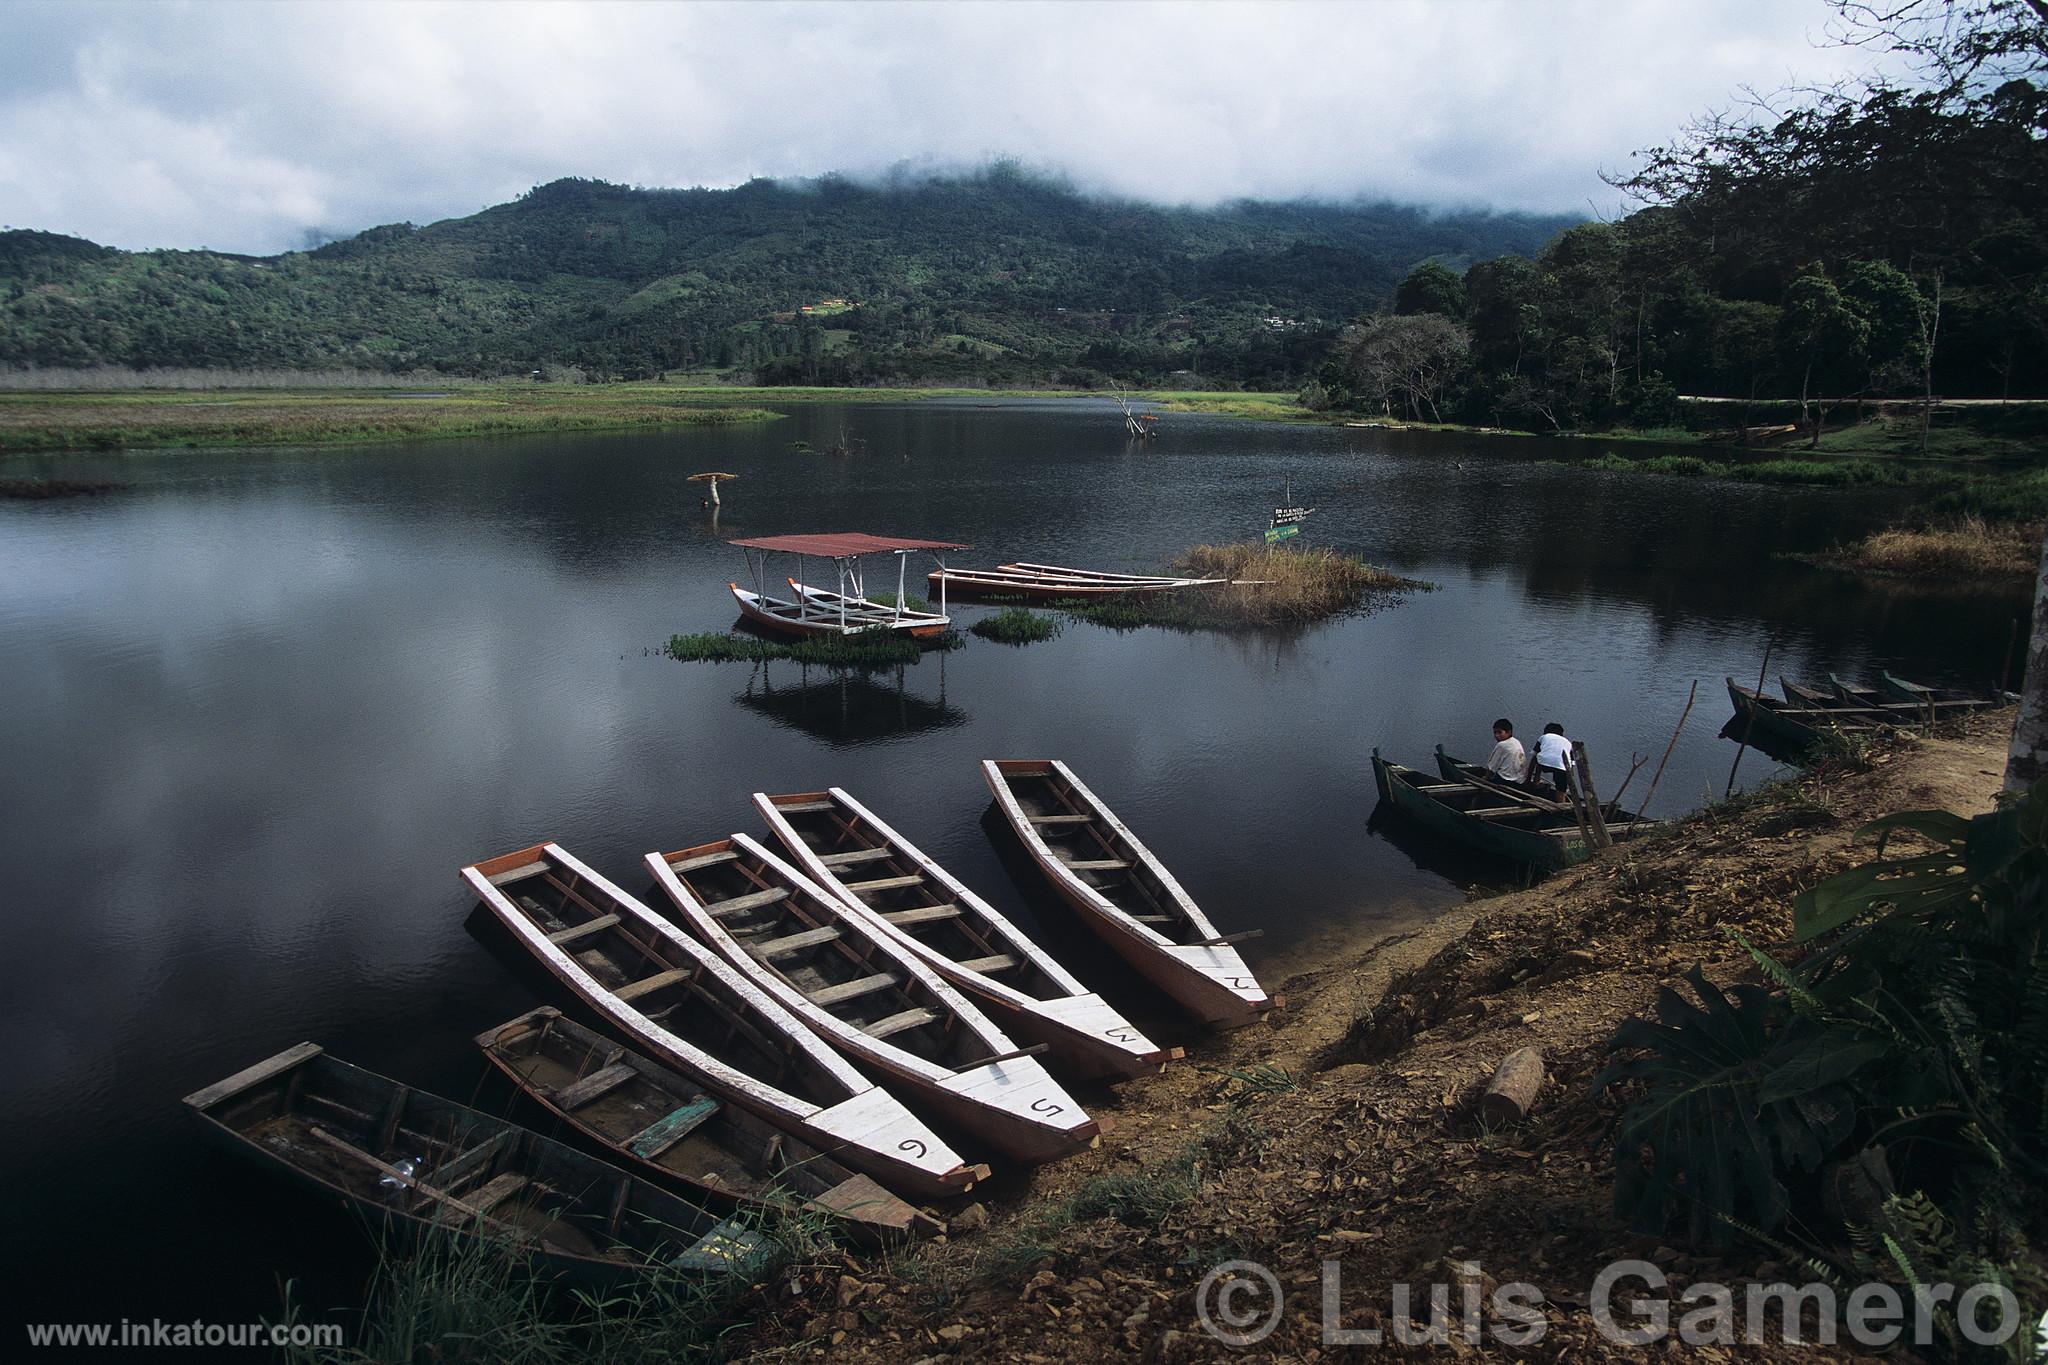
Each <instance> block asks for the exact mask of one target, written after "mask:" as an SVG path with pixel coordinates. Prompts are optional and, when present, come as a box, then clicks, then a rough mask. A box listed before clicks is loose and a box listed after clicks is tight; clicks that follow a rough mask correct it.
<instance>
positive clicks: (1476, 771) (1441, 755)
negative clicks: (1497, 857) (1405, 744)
mask: <svg viewBox="0 0 2048 1365" xmlns="http://www.w3.org/2000/svg"><path fill="white" fill-rule="evenodd" d="M1395 766H1398V765H1395ZM1436 768H1437V771H1438V772H1439V773H1441V774H1443V779H1444V781H1445V782H1463V783H1469V784H1471V785H1472V786H1475V787H1478V788H1480V789H1481V790H1482V791H1486V792H1491V793H1493V794H1494V795H1495V796H1497V797H1498V798H1499V799H1501V800H1503V801H1506V802H1508V803H1509V804H1511V805H1516V806H1523V807H1526V808H1528V809H1530V810H1536V811H1548V812H1552V813H1554V814H1559V815H1563V816H1565V817H1567V818H1569V819H1570V820H1571V821H1572V823H1573V826H1574V828H1576V827H1577V823H1578V817H1577V816H1576V815H1575V814H1573V808H1572V804H1571V802H1569V801H1561V800H1558V799H1557V798H1556V797H1555V796H1552V795H1548V794H1546V792H1544V791H1536V790H1532V789H1530V788H1528V787H1524V786H1522V785H1520V784H1519V783H1515V782H1504V781H1502V780H1501V779H1500V778H1498V777H1495V776H1494V775H1493V774H1491V773H1489V772H1487V771H1486V769H1484V768H1482V767H1480V766H1479V765H1478V764H1476V763H1467V762H1465V761H1464V760H1462V759H1457V758H1453V757H1452V756H1451V755H1449V754H1447V753H1445V752H1444V746H1443V745H1441V744H1439V745H1437V746H1436ZM1600 818H1601V820H1602V821H1604V822H1605V823H1606V825H1607V834H1608V837H1609V838H1610V839H1615V840H1620V839H1628V838H1633V837H1634V836H1636V835H1638V834H1641V833H1643V832H1644V831H1646V830H1648V829H1651V828H1654V827H1655V826H1656V825H1658V824H1659V823H1660V822H1659V821H1656V820H1645V819H1640V818H1638V817H1637V816H1634V815H1631V814H1630V813H1629V812H1628V811H1627V810H1625V809H1623V807H1622V805H1621V803H1620V802H1619V801H1607V802H1604V803H1602V805H1601V807H1600Z"/></svg>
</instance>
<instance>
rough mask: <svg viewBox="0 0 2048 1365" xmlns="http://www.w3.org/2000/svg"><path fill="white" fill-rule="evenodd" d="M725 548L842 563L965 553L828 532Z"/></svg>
mask: <svg viewBox="0 0 2048 1365" xmlns="http://www.w3.org/2000/svg"><path fill="white" fill-rule="evenodd" d="M727 543H728V544H732V545H738V546H740V547H742V548H743V549H748V550H781V551H784V552H785V553H787V554H793V555H818V556H820V557H822V558H825V559H845V558H848V557H850V556H853V555H878V554H887V553H894V552H896V551H900V550H965V549H967V548H968V547H967V546H965V545H955V544H954V543H953V542H952V541H950V540H905V539H903V538H902V537H900V536H871V535H868V534H867V533H866V532H863V531H828V532H823V533H821V534H818V535H813V536H755V537H753V538H751V539H748V540H734V541H729V542H727Z"/></svg>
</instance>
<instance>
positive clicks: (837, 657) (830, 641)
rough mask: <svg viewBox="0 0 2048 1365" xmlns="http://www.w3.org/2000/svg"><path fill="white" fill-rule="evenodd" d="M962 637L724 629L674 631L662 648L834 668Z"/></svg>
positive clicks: (689, 657)
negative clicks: (778, 636) (804, 635)
mask: <svg viewBox="0 0 2048 1365" xmlns="http://www.w3.org/2000/svg"><path fill="white" fill-rule="evenodd" d="M962 643H963V641H962V640H961V638H960V635H959V632H957V631H947V632H946V633H945V634H944V635H941V636H939V637H937V638H936V639H934V640H924V641H918V640H912V639H909V638H907V637H905V636H902V635H897V634H894V633H875V634H871V635H853V636H846V637H843V638H842V637H835V636H817V637H814V638H812V639H806V640H764V639H761V638H760V637H758V636H754V635H741V634H738V633H736V632H727V633H724V634H721V633H719V632H716V631H708V632H703V633H700V634H695V635H673V636H670V637H669V642H668V644H667V645H666V646H664V647H663V649H662V653H664V654H666V655H668V657H669V658H671V659H674V660H676V661H677V662H679V663H761V662H763V661H765V660H768V659H793V660H795V661H796V662H798V663H806V664H822V665H825V666H826V667H829V668H888V667H892V666H894V665H896V664H914V663H916V662H917V661H918V659H919V658H920V657H922V656H923V654H924V651H925V650H926V649H957V648H959V647H960V645H961V644H962Z"/></svg>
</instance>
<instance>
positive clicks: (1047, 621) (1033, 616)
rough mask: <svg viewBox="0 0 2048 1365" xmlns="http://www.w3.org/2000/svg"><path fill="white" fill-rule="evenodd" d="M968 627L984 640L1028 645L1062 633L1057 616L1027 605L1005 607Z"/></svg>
mask: <svg viewBox="0 0 2048 1365" xmlns="http://www.w3.org/2000/svg"><path fill="white" fill-rule="evenodd" d="M967 629H968V630H970V631H972V632H973V633H974V634H976V635H979V636H980V637H981V638H982V639H984V640H995V641H998V642H1000V643H1002V644H1006V645H1027V644H1033V643H1036V642H1037V641H1040V640H1050V639H1052V638H1053V637H1054V636H1055V635H1058V634H1059V633H1060V623H1059V620H1058V618H1057V617H1053V616H1047V615H1045V614H1044V613H1042V612H1035V611H1032V610H1030V609H1029V608H1026V607H1004V608H1003V609H1002V610H1001V611H998V612H994V613H992V614H990V615H988V616H984V617H982V618H981V619H980V620H979V621H976V622H975V623H974V624H973V625H971V626H969V627H968V628H967Z"/></svg>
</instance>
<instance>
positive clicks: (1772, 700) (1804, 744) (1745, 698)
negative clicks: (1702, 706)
mask: <svg viewBox="0 0 2048 1365" xmlns="http://www.w3.org/2000/svg"><path fill="white" fill-rule="evenodd" d="M1726 681H1727V683H1728V699H1729V701H1731V702H1733V703H1734V705H1735V720H1734V722H1733V727H1734V730H1735V733H1736V735H1737V736H1738V737H1742V736H1745V735H1746V736H1749V737H1751V738H1752V739H1753V740H1754V741H1756V742H1757V744H1758V747H1759V748H1762V747H1767V746H1774V747H1776V748H1778V749H1781V750H1783V751H1784V752H1786V753H1789V754H1796V753H1798V752H1800V751H1802V750H1804V749H1807V748H1810V747H1811V746H1813V745H1814V744H1817V743H1819V742H1820V738H1821V735H1822V733H1823V732H1824V731H1829V730H1833V731H1836V732H1838V733H1841V734H1875V733H1876V732H1877V731H1879V730H1881V729H1882V728H1884V727H1883V726H1882V725H1881V724H1879V723H1877V722H1876V721H1874V720H1870V719H1866V718H1865V717H1864V716H1863V715H1862V714H1861V713H1860V712H1854V711H1848V712H1845V711H1841V710H1839V709H1832V708H1823V707H1812V706H1794V705H1792V703H1790V702H1787V701H1780V700H1779V699H1778V698H1776V697H1770V696H1765V695H1764V694H1763V693H1761V692H1758V691H1756V690H1755V689H1753V688H1748V687H1744V686H1743V685H1742V684H1741V683H1738V682H1736V681H1735V679H1733V678H1729V679H1727V680H1726Z"/></svg>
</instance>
